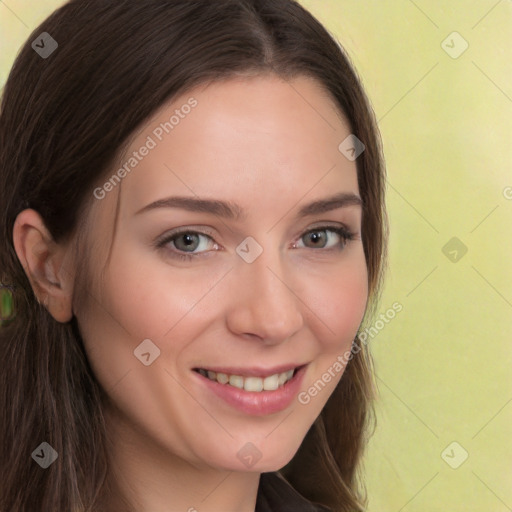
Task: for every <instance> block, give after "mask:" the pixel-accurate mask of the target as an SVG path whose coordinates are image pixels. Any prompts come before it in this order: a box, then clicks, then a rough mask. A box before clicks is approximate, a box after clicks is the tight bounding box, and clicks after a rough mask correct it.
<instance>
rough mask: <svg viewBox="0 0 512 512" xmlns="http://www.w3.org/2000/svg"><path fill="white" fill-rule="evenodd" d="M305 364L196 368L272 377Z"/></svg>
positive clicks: (229, 373) (198, 368)
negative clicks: (268, 366)
mask: <svg viewBox="0 0 512 512" xmlns="http://www.w3.org/2000/svg"><path fill="white" fill-rule="evenodd" d="M302 366H305V364H293V363H292V364H289V363H288V364H282V365H280V366H274V367H272V368H263V367H257V366H251V367H250V368H242V367H240V366H208V367H206V366H197V367H194V368H193V369H194V370H200V369H203V370H210V371H212V372H215V373H226V374H228V375H241V376H244V377H245V376H247V377H270V376H271V375H275V374H276V373H284V372H287V371H289V370H295V369H296V368H301V367H302Z"/></svg>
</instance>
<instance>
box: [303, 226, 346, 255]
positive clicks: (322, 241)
mask: <svg viewBox="0 0 512 512" xmlns="http://www.w3.org/2000/svg"><path fill="white" fill-rule="evenodd" d="M329 233H330V236H329ZM337 238H338V239H339V238H341V241H339V242H336V239H337ZM300 239H301V240H302V239H306V240H307V241H308V243H311V245H306V248H307V249H315V248H320V249H326V250H329V249H335V248H338V249H340V250H341V249H344V248H345V246H346V245H347V243H348V241H349V240H353V239H354V234H353V233H352V232H350V231H349V230H348V229H346V228H345V227H343V226H320V227H318V228H314V229H310V230H309V231H307V232H306V233H304V234H303V235H302V236H301V238H300ZM329 243H330V246H328V244H329ZM294 247H297V245H295V246H294ZM299 248H302V247H299Z"/></svg>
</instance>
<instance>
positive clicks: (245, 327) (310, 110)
mask: <svg viewBox="0 0 512 512" xmlns="http://www.w3.org/2000/svg"><path fill="white" fill-rule="evenodd" d="M191 98H193V99H191ZM172 116H174V117H172ZM165 123H168V124H167V125H166V124H165ZM349 135H350V128H349V126H348V125H347V124H346V123H345V122H343V121H342V120H341V119H340V117H339V116H338V114H337V112H336V110H335V106H334V104H333V103H332V102H331V101H330V99H328V98H327V97H326V96H325V94H324V93H323V92H322V90H321V89H320V88H319V86H318V85H317V83H316V82H315V81H313V80H311V79H308V78H304V77H302V78H296V79H294V80H292V81H290V82H286V81H281V80H280V79H278V78H275V77H273V76H272V77H256V78H250V79H240V80H229V81H225V82H217V83H213V84H211V85H209V86H208V87H204V86H203V87H200V88H196V89H194V90H193V91H191V92H190V93H187V94H184V95H183V96H181V97H179V98H176V99H174V100H173V102H172V104H169V105H166V106H165V108H162V109H161V110H160V111H159V112H158V114H157V115H156V116H154V117H153V118H152V119H151V121H150V122H148V123H147V124H146V125H145V126H144V127H143V128H142V129H141V130H140V131H139V132H138V134H137V135H136V137H135V138H134V139H133V140H132V141H131V143H130V146H129V148H128V150H127V152H126V155H125V157H124V158H123V160H122V162H121V164H120V165H119V166H118V167H116V168H115V169H113V170H112V172H111V173H110V174H109V176H108V177H107V178H106V179H105V180H103V182H102V183H101V184H99V187H100V188H101V190H100V189H96V191H95V195H96V197H97V198H98V199H95V205H94V209H93V211H92V217H91V221H92V222H91V226H92V231H91V233H90V238H89V246H88V249H89V250H90V252H91V259H90V261H89V264H90V265H92V266H91V269H92V272H93V273H94V274H95V275H96V276H99V275H100V272H102V274H101V276H102V277H101V279H99V278H98V279H97V283H96V285H92V284H91V285H90V288H88V290H87V291H88V294H87V297H88V301H87V302H86V304H85V305H84V307H83V308H81V309H79V310H78V311H77V310H76V309H75V311H74V312H75V314H76V316H77V319H78V322H79V326H80V329H81V332H82V335H83V338H84V342H85V345H86V350H87V354H88V357H89V359H90V362H91V365H92V367H93V370H94V372H95V374H96V376H97V378H98V380H99V382H100V383H101V385H102V387H103V388H104V389H105V390H106V392H107V394H108V396H109V397H110V398H111V402H112V403H113V404H114V405H115V407H112V408H110V407H109V408H108V410H107V411H106V412H107V414H108V418H109V421H110V422H111V427H112V429H115V431H116V433H117V434H118V435H119V436H118V439H124V440H128V439H129V440H130V443H131V446H132V449H133V450H134V453H135V448H133V447H135V446H136V447H137V449H136V450H137V451H138V450H140V449H142V448H145V449H147V450H150V449H153V452H155V453H158V454H159V455H160V456H164V455H165V454H169V455H172V456H173V457H176V456H177V457H179V459H183V460H185V461H186V462H188V463H191V464H193V465H194V466H196V467H214V468H222V469H227V470H234V471H248V470H250V471H256V472H265V471H273V470H276V469H279V468H281V467H282V466H284V465H285V464H286V463H287V462H288V461H289V460H290V459H291V458H292V457H293V455H294V454H295V452H296V451H297V449H298V448H299V446H300V444H301V442H302V440H303V438H304V436H305V435H306V433H307V431H308V429H309V428H310V426H311V425H312V423H313V422H314V420H315V419H316V418H317V416H318V415H319V414H320V412H321V410H322V408H323V406H324V405H325V403H326V401H327V399H328V398H329V396H330V394H331V393H332V391H333V390H334V388H335V386H336V384H337V383H338V382H339V380H340V378H341V376H342V373H343V370H344V364H345V362H346V358H345V359H342V357H340V356H343V354H344V353H345V352H346V351H347V350H350V347H351V344H352V340H353V339H354V337H355V335H356V334H357V330H358V327H359V325H360V323H361V320H362V318H363V314H364V311H365V307H366V301H367V294H368V290H367V269H366V264H365V257H364V252H363V245H362V242H361V213H362V212H361V206H360V205H359V204H357V198H359V189H358V181H357V173H356V163H355V161H353V159H348V158H347V157H345V156H344V154H343V152H342V151H341V150H340V149H339V146H340V144H341V143H342V142H343V141H344V140H345V139H346V138H347V137H348V136H349ZM144 148H146V149H144ZM134 152H136V154H134ZM130 158H132V160H130ZM125 163H126V164H127V165H126V166H125V168H124V169H125V172H124V173H123V172H122V171H121V172H118V169H120V168H121V167H122V166H123V165H124V164H125ZM114 174H116V176H117V178H114V179H112V180H111V181H112V183H114V184H115V186H114V185H110V186H109V185H107V186H103V185H104V184H105V182H106V181H107V180H109V179H110V178H111V177H112V175H114ZM119 178H121V182H120V183H119ZM118 194H120V197H119V211H118V218H117V226H116V231H115V237H114V239H113V240H112V239H111V237H112V233H113V229H114V217H115V211H116V202H117V195H118ZM334 196H344V197H345V198H349V199H348V200H347V201H346V202H345V203H343V202H339V201H333V202H330V203H327V204H326V205H323V206H321V205H320V207H318V206H319V205H318V204H317V207H314V205H315V204H316V203H317V202H318V201H326V200H330V199H333V198H334ZM170 198H179V199H173V200H171V199H170ZM350 198H352V199H350ZM155 201H160V203H159V204H157V205H154V207H150V206H149V205H152V204H154V203H155ZM308 207H309V208H308ZM237 213H239V215H237ZM345 231H348V232H349V233H352V235H353V236H352V239H350V237H348V238H346V236H347V235H346V234H345ZM111 242H112V248H111V250H112V252H111V254H110V258H107V256H108V254H107V253H108V249H109V247H110V243H111ZM107 259H108V261H107ZM340 361H343V363H340ZM336 363H337V364H336ZM296 368H300V371H296V372H295V374H294V376H293V377H292V379H291V380H290V381H289V382H286V383H285V384H284V385H283V381H284V379H285V378H286V377H289V376H290V373H291V372H289V373H288V374H286V372H287V370H290V371H292V370H294V369H296ZM198 369H203V370H209V371H210V374H209V376H208V374H207V373H206V372H202V373H203V374H201V373H200V372H199V371H197V370H198ZM326 372H328V373H329V375H328V376H327V377H326V376H325V374H326ZM205 374H206V375H205ZM230 375H231V377H230ZM210 377H211V378H213V379H215V380H211V379H210ZM227 379H229V382H228V383H225V381H226V380H227ZM219 381H220V382H219ZM315 385H316V387H315V389H316V392H315V391H308V390H309V389H310V388H311V387H312V386H315ZM262 386H263V387H264V389H263V390H262V391H257V390H258V389H261V387H262ZM240 387H242V388H243V389H240ZM276 387H277V389H275V388H276ZM245 388H247V389H248V390H246V389H245ZM300 397H302V399H300ZM306 397H307V398H309V399H306Z"/></svg>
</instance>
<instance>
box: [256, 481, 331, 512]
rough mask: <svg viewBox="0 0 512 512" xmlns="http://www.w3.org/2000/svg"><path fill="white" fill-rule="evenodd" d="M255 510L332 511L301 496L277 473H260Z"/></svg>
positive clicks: (280, 511) (266, 511)
mask: <svg viewBox="0 0 512 512" xmlns="http://www.w3.org/2000/svg"><path fill="white" fill-rule="evenodd" d="M255 512H333V511H332V510H331V509H330V508H327V507H325V506H323V505H318V504H316V503H313V502H312V501H309V500H307V499H306V498H304V497H303V496H301V495H300V494H299V493H298V492H297V491H296V490H295V489H294V488H293V487H292V486H291V485H290V484H289V483H288V482H287V481H286V480H285V479H284V478H283V477H282V476H281V475H280V474H279V473H262V474H261V476H260V486H259V488H258V497H257V499H256V509H255Z"/></svg>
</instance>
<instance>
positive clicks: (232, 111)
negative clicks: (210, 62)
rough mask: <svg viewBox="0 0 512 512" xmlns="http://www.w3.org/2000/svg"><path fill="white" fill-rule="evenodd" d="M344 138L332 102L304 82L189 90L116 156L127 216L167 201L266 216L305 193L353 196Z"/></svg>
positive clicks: (229, 83)
mask: <svg viewBox="0 0 512 512" xmlns="http://www.w3.org/2000/svg"><path fill="white" fill-rule="evenodd" d="M349 134H350V126H349V125H348V123H347V122H346V121H345V120H344V117H343V115H342V114H341V113H340V112H339V109H338V108H337V107H336V105H335V103H334V101H333V100H332V99H331V98H330V96H329V95H328V94H327V93H326V92H325V91H324V90H323V88H322V87H321V86H320V85H319V84H318V83H317V82H316V81H315V80H313V79H311V78H308V77H297V78H294V79H293V80H282V79H280V78H278V77H275V76H272V75H269V76H258V77H251V78H237V79H230V80H225V81H222V82H213V83H211V84H209V85H206V86H199V87H196V88H194V89H192V90H190V91H188V92H187V93H185V94H182V95H180V96H179V97H176V98H174V99H173V100H172V102H170V103H168V104H166V105H164V106H163V107H161V108H160V109H159V110H158V112H157V113H156V114H155V115H154V116H153V117H152V118H151V120H150V121H148V122H147V123H146V124H145V125H144V126H143V127H141V128H140V129H139V130H138V133H137V135H136V136H135V138H134V139H133V140H132V141H131V143H130V145H129V147H128V149H127V151H126V152H125V154H124V155H123V158H122V159H121V162H120V165H121V166H124V168H125V170H126V171H127V172H126V173H123V174H125V175H126V176H125V177H124V178H123V183H122V189H123V198H124V200H123V203H124V204H125V213H127V214H128V213H132V214H133V212H135V211H136V210H138V209H140V208H141V207H143V206H144V205H145V204H147V203H149V202H151V201H154V200H156V199H160V198H163V197H165V195H170V194H171V193H172V194H173V195H175V194H181V195H189V196H190V195H199V196H206V197H221V198H225V199H228V200H233V201H236V202H238V203H243V202H244V200H247V203H248V204H249V203H251V199H252V201H253V206H256V205H259V207H260V208H261V207H267V208H268V207H271V205H272V204H274V205H275V201H276V200H279V199H280V198H283V197H286V196H288V197H293V198H295V200H298V199H299V198H300V197H302V196H304V195H305V194H307V193H308V190H310V191H312V193H313V196H314V195H315V194H314V192H315V190H314V189H316V190H317V191H318V193H322V194H324V193H325V192H328V193H333V192H336V191H347V192H348V191H351V192H357V191H358V188H357V172H356V165H355V162H351V161H349V160H347V159H346V158H345V157H344V156H343V155H342V154H341V153H340V151H339V149H338V147H339V145H340V143H341V142H342V141H343V140H344V139H345V138H346V137H347V136H348V135H349ZM267 201H268V202H267ZM274 209H275V206H274Z"/></svg>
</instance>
